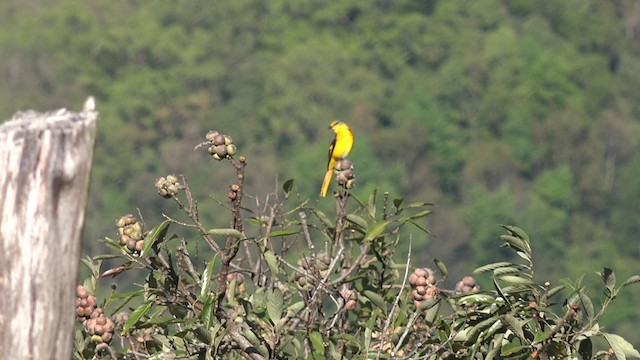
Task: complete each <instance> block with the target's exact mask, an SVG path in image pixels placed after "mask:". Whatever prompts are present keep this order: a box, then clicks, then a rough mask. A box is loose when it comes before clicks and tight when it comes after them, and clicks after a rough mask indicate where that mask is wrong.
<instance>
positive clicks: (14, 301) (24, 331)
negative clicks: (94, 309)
mask: <svg viewBox="0 0 640 360" xmlns="http://www.w3.org/2000/svg"><path fill="white" fill-rule="evenodd" d="M97 118H98V113H97V112H96V111H95V103H94V101H93V98H89V99H88V100H87V103H86V104H85V109H84V110H83V111H82V112H70V111H67V110H65V109H61V110H58V111H56V112H49V113H36V112H34V111H26V112H20V113H17V114H16V115H14V117H13V119H11V120H9V121H7V122H5V123H3V124H0V357H1V358H11V359H70V358H71V356H72V351H73V339H74V331H73V328H74V321H75V319H74V316H75V314H74V309H75V284H76V281H77V276H78V265H79V258H80V248H81V233H82V226H83V224H84V212H85V203H86V200H87V193H88V186H89V171H90V169H91V160H92V156H93V147H94V140H95V133H96V122H97ZM7 356H8V357H7Z"/></svg>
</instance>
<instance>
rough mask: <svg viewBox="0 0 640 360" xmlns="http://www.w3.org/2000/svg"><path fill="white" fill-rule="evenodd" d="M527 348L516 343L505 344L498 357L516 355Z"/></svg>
mask: <svg viewBox="0 0 640 360" xmlns="http://www.w3.org/2000/svg"><path fill="white" fill-rule="evenodd" d="M527 349H528V346H523V345H520V344H518V343H507V344H505V345H504V346H503V347H502V349H501V351H500V355H501V356H507V355H512V354H517V353H519V352H521V351H523V350H527Z"/></svg>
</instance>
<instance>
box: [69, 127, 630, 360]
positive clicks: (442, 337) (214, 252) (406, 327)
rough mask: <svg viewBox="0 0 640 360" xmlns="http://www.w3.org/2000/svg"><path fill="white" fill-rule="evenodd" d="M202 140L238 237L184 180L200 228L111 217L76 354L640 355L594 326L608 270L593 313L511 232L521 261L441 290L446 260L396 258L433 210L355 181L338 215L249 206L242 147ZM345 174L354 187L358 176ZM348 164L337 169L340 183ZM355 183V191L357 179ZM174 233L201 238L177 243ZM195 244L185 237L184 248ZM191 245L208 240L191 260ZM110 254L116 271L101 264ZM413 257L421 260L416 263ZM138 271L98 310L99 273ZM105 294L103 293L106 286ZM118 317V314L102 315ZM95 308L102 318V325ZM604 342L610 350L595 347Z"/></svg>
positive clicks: (169, 180) (227, 140)
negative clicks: (217, 223) (206, 212)
mask: <svg viewBox="0 0 640 360" xmlns="http://www.w3.org/2000/svg"><path fill="white" fill-rule="evenodd" d="M200 147H206V148H207V149H208V152H209V154H210V155H211V156H212V157H213V158H214V159H216V160H221V161H225V162H226V163H227V164H230V165H231V166H232V168H233V169H234V170H235V182H234V183H233V184H231V185H230V186H229V189H228V191H227V198H228V205H227V204H221V208H222V209H223V211H221V212H220V214H219V216H224V215H225V214H226V213H228V214H229V215H228V216H229V219H230V223H231V225H230V226H229V227H228V228H213V229H211V228H209V227H207V225H206V224H203V223H202V222H201V220H200V217H199V216H198V208H197V202H196V200H195V199H194V198H193V196H192V192H191V189H190V187H189V184H188V181H187V179H186V178H185V177H184V176H174V175H169V176H166V177H161V178H159V179H158V180H156V183H155V185H156V189H157V191H158V194H159V195H160V196H162V197H164V198H166V199H171V200H173V201H174V202H175V204H176V206H177V207H178V208H179V209H180V210H181V211H183V212H184V214H185V215H186V216H187V217H188V219H189V221H190V223H185V222H181V221H178V220H175V219H172V218H169V217H166V220H165V221H164V222H162V223H160V224H158V225H157V226H155V227H153V228H152V229H150V230H145V227H144V224H143V223H142V222H141V221H139V220H138V219H137V218H136V217H135V216H133V215H124V216H122V217H121V218H119V219H118V220H117V221H116V227H117V233H118V238H117V239H111V238H105V239H104V240H103V241H104V244H105V245H106V246H107V247H109V248H111V249H112V250H113V251H114V253H112V254H107V255H98V256H95V257H93V258H89V257H86V258H84V259H83V262H84V264H85V265H86V266H88V267H89V269H90V270H91V276H89V278H87V279H86V280H85V281H84V285H83V286H79V287H78V290H77V295H78V303H77V306H78V308H77V313H78V319H79V322H78V328H77V331H76V344H75V358H77V359H82V358H92V357H95V358H102V357H111V358H156V359H160V358H162V359H171V358H180V359H240V358H244V359H291V358H315V359H339V358H340V359H341V358H346V359H372V358H382V359H388V358H394V359H409V358H421V359H498V358H501V359H524V358H540V359H565V358H577V357H578V356H581V357H582V358H584V359H606V358H609V357H610V356H612V355H613V354H615V355H616V356H617V357H618V358H619V359H624V358H625V356H630V357H638V356H640V354H638V352H637V351H636V350H635V349H634V348H633V346H631V344H629V343H628V342H627V341H625V340H624V339H623V338H622V337H620V336H618V335H615V334H609V333H606V332H603V331H602V330H601V329H600V328H599V326H598V322H597V321H598V319H599V317H600V316H601V315H602V313H603V312H604V311H605V310H606V309H607V308H608V306H609V305H610V304H611V303H612V302H613V300H614V299H615V298H616V296H617V294H618V292H619V291H620V289H621V288H623V287H625V286H627V285H630V284H633V283H637V282H640V276H633V277H631V278H629V279H628V280H627V281H625V282H624V283H623V284H622V285H620V286H616V279H615V274H614V272H613V271H612V270H610V269H604V270H603V271H602V272H600V276H601V278H602V280H603V283H604V295H605V296H604V300H603V301H602V302H601V304H600V305H599V306H598V307H596V306H594V304H593V302H592V300H591V299H590V297H589V296H588V295H587V291H586V289H584V288H583V287H582V286H581V284H580V282H577V283H568V282H567V283H565V284H562V285H552V284H550V283H545V284H542V285H540V284H537V283H536V282H535V280H534V263H533V252H532V249H531V246H530V242H529V238H528V236H527V234H526V233H525V232H524V231H523V230H521V229H519V228H518V227H515V226H503V228H504V229H505V231H506V234H505V235H502V236H501V237H500V240H501V241H502V245H503V246H505V247H507V248H508V249H510V250H512V251H514V252H515V253H516V254H517V255H518V256H519V258H520V259H521V260H520V261H519V262H516V263H514V262H506V261H505V262H498V263H492V264H487V265H485V266H482V267H480V268H478V269H476V270H475V275H476V276H487V277H490V281H491V282H492V284H493V288H492V289H480V287H479V286H478V284H477V283H476V279H475V278H474V277H472V276H465V277H464V278H463V279H461V280H460V281H459V282H458V283H457V284H456V286H455V288H454V289H446V288H445V287H444V286H443V281H444V280H445V278H446V277H447V268H446V266H445V264H444V263H443V262H441V261H439V260H438V259H434V263H433V266H434V269H436V270H437V271H436V270H434V269H432V268H429V267H427V266H428V265H429V264H425V263H424V262H423V259H418V261H416V260H415V259H412V258H411V245H410V246H409V253H408V255H407V257H406V259H405V260H403V261H402V262H396V261H395V260H394V258H395V257H397V256H398V254H395V249H396V247H397V245H398V243H399V242H400V241H403V242H409V243H411V241H412V237H413V235H411V234H409V231H408V230H407V228H408V227H413V229H414V230H415V231H418V232H419V233H420V234H421V235H424V236H426V235H427V234H428V232H427V230H426V229H425V228H424V227H423V226H422V225H421V224H420V222H419V220H420V219H421V218H423V217H425V216H427V215H429V214H430V213H431V210H430V209H429V206H430V204H428V203H413V204H408V205H406V206H403V205H404V204H403V201H402V200H401V199H395V200H392V199H391V198H390V196H389V194H387V193H385V194H383V195H382V196H381V197H378V196H377V194H376V192H374V193H373V194H372V195H371V196H370V197H369V198H368V199H367V200H366V201H362V200H360V199H358V198H357V197H355V196H353V195H352V194H351V193H350V192H349V190H348V189H347V187H348V186H346V185H347V182H342V184H343V188H342V189H341V190H340V191H338V192H336V193H335V196H334V199H335V209H336V210H335V216H329V215H327V214H325V213H323V212H322V211H320V210H319V209H318V208H317V207H315V206H313V205H309V203H308V202H307V201H303V202H302V203H300V204H295V205H291V204H290V203H292V202H293V201H292V199H293V198H295V196H292V195H294V186H293V181H287V182H285V183H284V185H283V188H282V191H281V192H278V193H275V194H270V195H269V196H266V197H265V198H264V199H259V198H255V206H254V207H253V208H249V207H247V206H246V204H244V203H243V199H244V195H245V194H244V180H245V167H246V166H247V161H246V159H245V158H244V157H242V156H238V157H236V155H235V154H236V151H237V149H236V147H235V145H233V139H232V138H231V137H229V136H227V135H222V134H220V133H218V132H209V133H208V134H207V136H206V141H205V142H203V143H202V144H200V145H198V146H197V147H196V148H200ZM349 170H350V174H349V175H350V179H353V177H354V171H353V169H352V168H351V166H350V168H349ZM341 171H344V169H340V171H338V172H337V173H338V175H340V172H341ZM349 184H350V186H353V185H354V182H353V181H351V182H350V183H349ZM172 227H182V228H184V229H185V230H187V231H190V232H191V235H189V236H188V237H184V236H183V237H180V236H177V235H171V234H170V229H171V228H172ZM187 239H188V240H187ZM193 242H199V243H200V247H201V246H205V247H206V248H207V251H204V253H205V258H206V260H205V261H202V260H198V259H200V258H202V256H203V255H202V254H201V253H203V252H202V251H199V253H198V256H194V255H193V254H192V253H191V251H192V249H194V248H196V247H195V246H194V243H193ZM105 260H109V263H110V264H112V265H111V267H110V268H109V269H107V270H106V271H101V270H100V268H101V267H102V265H103V262H104V261H105ZM412 262H418V264H417V265H416V267H412V266H411V265H410V264H411V263H412ZM124 272H136V273H138V274H139V275H140V276H144V281H143V282H142V284H136V285H134V284H131V288H133V290H130V291H126V292H120V293H118V292H115V291H114V292H113V293H111V294H110V295H108V296H106V298H105V299H104V300H103V301H102V303H101V304H98V301H97V299H96V297H95V296H94V295H92V294H94V293H95V292H96V290H99V289H96V286H97V284H98V279H100V278H104V277H109V276H116V275H119V274H121V273H124ZM103 292H104V291H103ZM107 312H108V313H109V314H107ZM94 315H95V316H94ZM596 337H602V338H604V339H605V340H606V341H607V343H608V344H609V346H610V348H604V349H595V348H594V347H595V345H594V343H593V339H594V338H596Z"/></svg>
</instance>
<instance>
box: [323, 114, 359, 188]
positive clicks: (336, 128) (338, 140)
mask: <svg viewBox="0 0 640 360" xmlns="http://www.w3.org/2000/svg"><path fill="white" fill-rule="evenodd" d="M329 129H331V130H333V132H334V133H335V134H334V136H333V140H332V141H331V145H329V163H328V165H327V173H326V174H325V175H324V181H323V182H322V188H320V196H322V197H324V196H325V195H327V189H328V188H329V183H330V182H331V175H333V168H334V167H335V165H336V161H338V160H341V159H344V158H346V157H347V156H349V153H350V152H351V148H352V147H353V133H352V132H351V129H349V126H347V124H345V123H343V122H342V121H338V120H334V121H332V122H331V125H329Z"/></svg>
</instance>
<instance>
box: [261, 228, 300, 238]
mask: <svg viewBox="0 0 640 360" xmlns="http://www.w3.org/2000/svg"><path fill="white" fill-rule="evenodd" d="M299 233H300V229H298V230H294V229H282V230H275V231H272V232H270V233H269V235H267V236H268V237H278V236H288V235H295V234H299Z"/></svg>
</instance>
